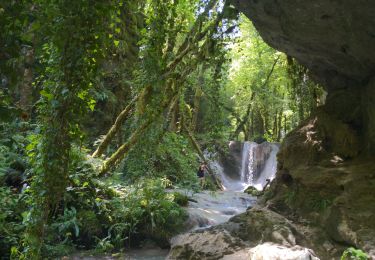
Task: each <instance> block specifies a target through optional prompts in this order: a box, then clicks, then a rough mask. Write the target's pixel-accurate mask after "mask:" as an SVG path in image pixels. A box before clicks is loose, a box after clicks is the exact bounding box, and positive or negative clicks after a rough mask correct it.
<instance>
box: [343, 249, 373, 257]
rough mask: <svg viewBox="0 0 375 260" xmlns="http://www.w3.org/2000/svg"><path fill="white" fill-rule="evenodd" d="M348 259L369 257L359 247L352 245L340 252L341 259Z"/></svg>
mask: <svg viewBox="0 0 375 260" xmlns="http://www.w3.org/2000/svg"><path fill="white" fill-rule="evenodd" d="M350 259H353V260H367V259H370V257H369V256H368V255H367V254H366V253H365V252H363V251H362V250H360V249H355V248H353V247H349V248H348V249H346V250H345V251H344V253H343V254H342V256H341V260H350Z"/></svg>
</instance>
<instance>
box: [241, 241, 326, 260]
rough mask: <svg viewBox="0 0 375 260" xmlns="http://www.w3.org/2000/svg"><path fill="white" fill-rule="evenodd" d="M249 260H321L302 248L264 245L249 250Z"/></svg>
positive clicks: (310, 251)
mask: <svg viewBox="0 0 375 260" xmlns="http://www.w3.org/2000/svg"><path fill="white" fill-rule="evenodd" d="M247 259H249V260H269V259H272V260H319V258H318V257H316V256H315V253H314V252H313V251H312V250H311V249H308V248H303V247H300V246H293V247H286V246H282V245H278V244H274V243H264V244H261V245H258V246H256V247H254V248H252V249H250V250H249V258H247Z"/></svg>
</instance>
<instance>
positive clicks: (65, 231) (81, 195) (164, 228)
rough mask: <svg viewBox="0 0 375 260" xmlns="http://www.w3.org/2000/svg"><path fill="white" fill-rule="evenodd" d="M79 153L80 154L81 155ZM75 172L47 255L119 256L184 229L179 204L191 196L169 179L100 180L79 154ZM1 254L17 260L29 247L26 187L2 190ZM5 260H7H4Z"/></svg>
mask: <svg viewBox="0 0 375 260" xmlns="http://www.w3.org/2000/svg"><path fill="white" fill-rule="evenodd" d="M77 153H78V151H77ZM75 160H78V162H76V163H75V164H73V165H74V166H75V171H74V172H72V173H71V174H70V176H69V186H68V187H67V189H66V194H65V196H64V200H63V203H62V204H61V206H60V207H59V209H57V210H58V211H59V214H57V217H55V218H54V219H53V220H52V221H51V222H50V223H48V226H47V228H46V233H47V235H46V240H45V242H44V244H43V248H42V253H43V255H44V256H46V257H47V256H48V257H50V258H56V257H60V256H64V255H70V254H72V253H73V252H75V251H76V250H92V251H94V252H96V253H98V254H101V253H109V252H117V251H121V250H123V249H124V248H127V247H133V246H137V245H139V244H140V243H141V242H142V241H143V240H145V239H151V240H154V242H155V243H156V244H158V245H159V246H161V247H166V246H168V240H169V239H170V237H171V236H173V235H175V234H176V232H178V231H179V229H180V228H181V227H182V224H183V222H184V221H185V220H186V216H187V215H186V213H185V211H184V209H183V208H182V207H181V206H180V205H185V204H186V203H187V202H186V201H187V198H185V197H184V196H183V195H181V194H178V193H168V192H166V191H165V190H166V188H167V187H168V186H170V185H171V184H170V182H169V181H168V180H167V179H163V178H155V179H144V180H139V181H137V182H135V183H133V184H132V185H121V184H120V183H119V182H116V184H113V183H112V184H111V182H108V181H103V180H101V179H98V178H96V173H95V170H94V167H93V166H92V164H91V163H88V162H87V161H85V160H83V158H82V157H80V156H79V155H77V156H76V158H75ZM0 203H1V204H0V210H1V213H0V224H1V226H0V231H1V233H0V234H2V235H1V240H0V247H1V248H0V252H1V254H2V256H7V255H9V254H10V253H11V254H12V257H13V258H14V259H22V258H24V253H25V252H27V250H28V248H27V247H26V246H24V241H25V240H26V239H27V237H25V235H24V234H27V233H24V230H25V225H26V223H27V222H29V221H32V220H31V219H30V218H31V215H30V214H29V209H30V207H32V206H33V205H32V201H30V199H29V195H28V189H25V190H24V191H22V192H21V193H17V192H15V191H12V190H11V189H10V188H8V187H1V188H0ZM5 259H6V257H5Z"/></svg>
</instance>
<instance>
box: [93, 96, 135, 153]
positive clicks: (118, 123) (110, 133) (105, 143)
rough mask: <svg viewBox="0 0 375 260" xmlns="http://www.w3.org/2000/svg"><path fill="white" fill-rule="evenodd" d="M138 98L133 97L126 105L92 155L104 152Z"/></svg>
mask: <svg viewBox="0 0 375 260" xmlns="http://www.w3.org/2000/svg"><path fill="white" fill-rule="evenodd" d="M137 99H138V96H136V97H135V98H133V100H132V101H131V102H130V103H129V104H128V105H127V106H126V107H125V109H124V110H123V111H122V112H121V113H120V114H119V115H118V116H117V118H116V121H115V123H114V124H113V125H112V127H111V128H110V129H109V131H108V133H107V134H106V135H105V137H104V139H103V141H102V142H101V143H100V145H99V146H98V148H97V149H96V151H95V152H94V153H93V154H92V157H98V156H100V155H102V154H103V153H104V150H105V149H106V148H107V147H108V145H109V144H110V142H111V140H112V139H113V138H114V137H115V135H116V133H117V132H119V130H120V129H121V126H122V124H123V122H124V121H125V120H126V118H127V117H128V115H129V114H130V111H131V109H132V107H133V105H134V103H135V102H136V100H137Z"/></svg>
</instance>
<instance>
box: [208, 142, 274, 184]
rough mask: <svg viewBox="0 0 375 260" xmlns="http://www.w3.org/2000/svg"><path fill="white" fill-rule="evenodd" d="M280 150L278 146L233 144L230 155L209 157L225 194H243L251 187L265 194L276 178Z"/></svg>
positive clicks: (230, 144) (271, 144)
mask: <svg viewBox="0 0 375 260" xmlns="http://www.w3.org/2000/svg"><path fill="white" fill-rule="evenodd" d="M278 150H279V145H278V144H277V143H268V142H264V143H261V144H257V143H255V142H244V143H240V142H230V143H229V154H225V155H223V156H222V157H220V155H219V156H218V154H216V156H213V155H211V156H209V158H211V160H210V161H211V163H210V165H211V167H212V169H213V170H214V171H215V172H216V174H217V175H218V176H219V177H220V179H221V181H222V183H223V186H224V189H225V190H229V191H243V190H244V189H246V188H247V187H248V186H253V187H255V188H256V189H258V190H262V189H263V187H264V186H265V184H266V182H267V179H270V180H272V179H273V178H274V177H275V173H276V166H277V165H276V164H277V162H276V154H277V152H278ZM214 157H215V159H213V158H214ZM217 157H219V158H217Z"/></svg>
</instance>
